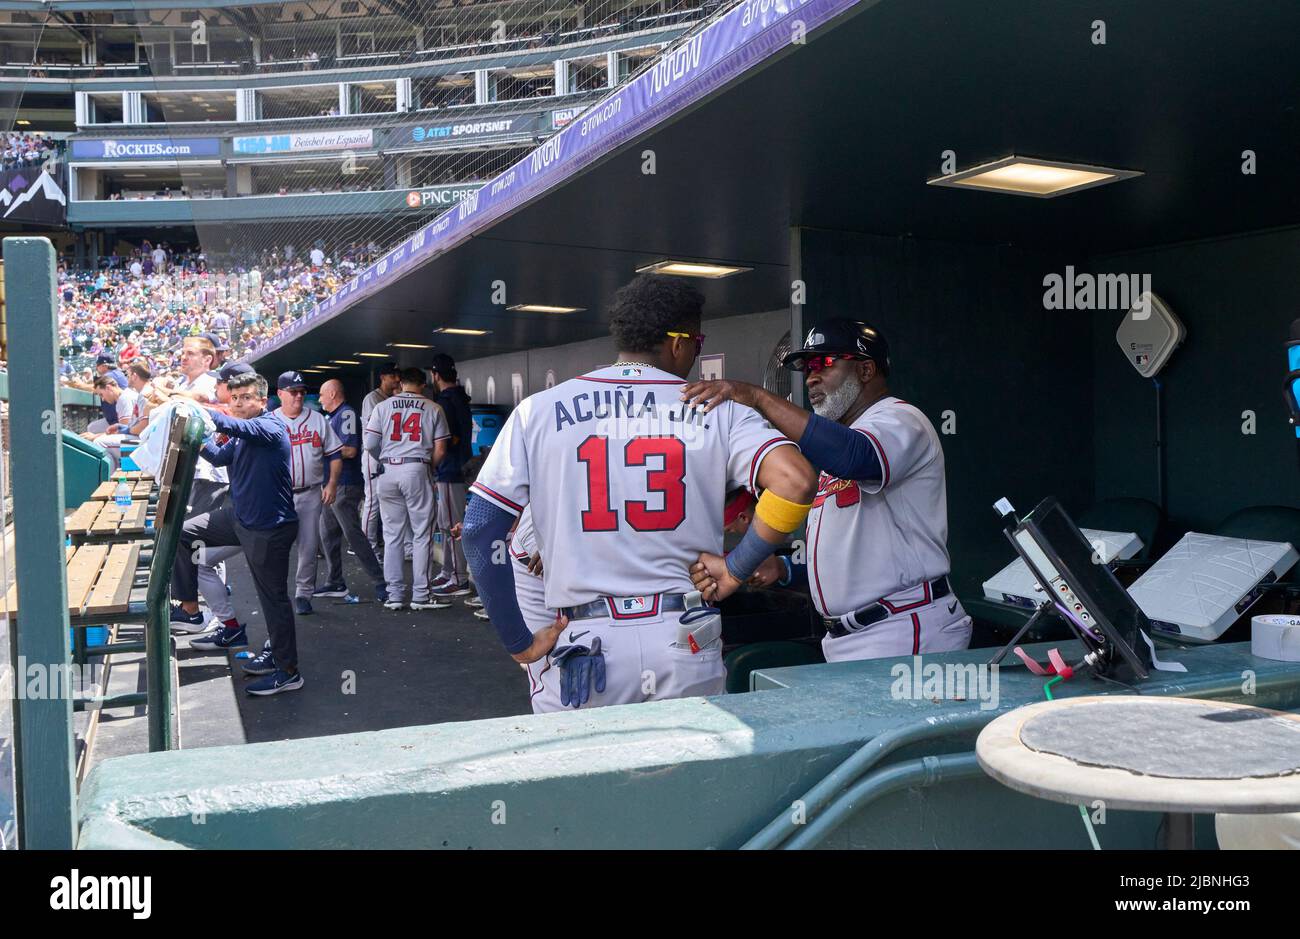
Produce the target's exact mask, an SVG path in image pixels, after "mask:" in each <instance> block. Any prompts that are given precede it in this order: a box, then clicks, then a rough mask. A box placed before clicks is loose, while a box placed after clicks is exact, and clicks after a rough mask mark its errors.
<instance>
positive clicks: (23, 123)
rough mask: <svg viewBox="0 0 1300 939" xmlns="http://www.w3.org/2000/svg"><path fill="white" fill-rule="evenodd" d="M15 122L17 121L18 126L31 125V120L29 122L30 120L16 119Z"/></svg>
mask: <svg viewBox="0 0 1300 939" xmlns="http://www.w3.org/2000/svg"><path fill="white" fill-rule="evenodd" d="M17 123H18V126H19V127H31V126H32V122H31V121H18V122H17Z"/></svg>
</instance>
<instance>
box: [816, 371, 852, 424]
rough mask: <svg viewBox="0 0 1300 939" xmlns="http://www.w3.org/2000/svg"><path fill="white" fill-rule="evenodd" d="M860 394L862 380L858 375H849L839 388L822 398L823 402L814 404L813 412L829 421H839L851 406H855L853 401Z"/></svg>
mask: <svg viewBox="0 0 1300 939" xmlns="http://www.w3.org/2000/svg"><path fill="white" fill-rule="evenodd" d="M860 394H862V382H861V380H860V379H859V378H858V376H857V375H849V376H847V377H846V378H845V379H844V382H843V383H842V384H841V385H840V386H839V387H838V388H836V389H835V390H834V391H832V392H831V393H830V394H828V395H827V396H826V397H824V398H822V400H821V404H814V405H813V413H814V414H816V415H817V416H818V417H824V418H826V419H827V420H828V421H838V420H839V419H840V418H841V417H843V416H844V415H845V413H846V412H847V411H848V409H849V408H851V407H853V402H854V401H857V400H858V395H860Z"/></svg>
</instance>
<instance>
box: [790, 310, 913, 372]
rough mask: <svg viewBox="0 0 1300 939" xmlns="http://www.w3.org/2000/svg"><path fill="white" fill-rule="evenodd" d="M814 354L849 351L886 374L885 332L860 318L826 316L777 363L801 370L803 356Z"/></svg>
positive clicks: (792, 369) (886, 343)
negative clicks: (801, 341) (792, 350)
mask: <svg viewBox="0 0 1300 939" xmlns="http://www.w3.org/2000/svg"><path fill="white" fill-rule="evenodd" d="M818 355H852V356H855V357H858V358H863V359H871V361H873V362H875V363H876V367H877V368H878V369H880V372H881V374H883V375H888V374H889V343H888V342H887V341H886V340H885V335H884V333H882V332H881V331H880V330H878V329H876V327H874V326H872V325H871V324H870V323H864V322H862V321H861V320H850V319H841V318H837V319H830V320H824V321H823V322H820V323H818V324H817V325H816V326H814V327H813V328H812V329H810V330H808V335H807V336H805V337H804V341H803V348H802V349H799V350H797V351H795V352H791V353H790V354H789V355H787V356H786V357H785V358H784V359H782V360H781V364H782V365H784V366H785V367H786V368H788V369H790V370H791V371H795V372H800V371H803V367H804V363H805V361H807V359H809V358H811V357H813V356H818Z"/></svg>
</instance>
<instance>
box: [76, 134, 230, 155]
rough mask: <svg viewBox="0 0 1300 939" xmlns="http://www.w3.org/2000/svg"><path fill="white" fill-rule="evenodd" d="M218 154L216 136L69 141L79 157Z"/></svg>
mask: <svg viewBox="0 0 1300 939" xmlns="http://www.w3.org/2000/svg"><path fill="white" fill-rule="evenodd" d="M220 155H221V141H220V140H218V139H217V138H216V137H189V138H178V139H175V140H173V139H171V138H168V137H136V138H131V139H126V140H74V141H72V157H73V159H82V160H177V159H186V158H188V157H201V156H212V157H214V156H220Z"/></svg>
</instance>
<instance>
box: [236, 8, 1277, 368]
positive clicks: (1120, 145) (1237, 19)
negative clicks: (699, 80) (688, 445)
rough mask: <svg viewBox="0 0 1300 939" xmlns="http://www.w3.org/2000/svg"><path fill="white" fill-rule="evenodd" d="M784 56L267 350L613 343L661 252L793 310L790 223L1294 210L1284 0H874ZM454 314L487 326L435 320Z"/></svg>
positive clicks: (926, 225)
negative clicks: (1028, 159) (988, 187)
mask: <svg viewBox="0 0 1300 939" xmlns="http://www.w3.org/2000/svg"><path fill="white" fill-rule="evenodd" d="M1097 21H1100V22H1101V23H1104V30H1105V42H1104V44H1101V43H1099V42H1096V41H1095V37H1098V36H1099V35H1100V34H1099V32H1098V31H1099V29H1100V28H1101V27H1099V26H1097V25H1094V24H1095V23H1096V22H1097ZM774 59H775V60H774V61H771V60H770V61H768V62H767V63H760V64H759V65H757V66H754V67H753V68H751V69H750V70H749V71H748V72H746V73H744V77H742V79H741V80H739V81H738V82H737V83H735V84H733V85H731V86H730V87H728V88H726V89H724V90H723V91H721V92H719V93H717V94H716V95H714V96H713V97H712V98H710V99H707V100H705V101H704V102H703V103H702V104H699V105H697V106H696V107H695V108H694V109H693V110H692V111H690V112H689V113H686V114H684V115H678V116H676V117H674V118H673V119H671V120H670V121H669V122H666V123H665V124H661V125H660V126H658V127H657V128H655V129H654V130H652V131H650V132H649V133H647V134H646V135H644V136H643V137H641V138H640V139H636V140H633V141H631V142H630V143H628V144H626V145H624V147H623V148H622V149H621V150H620V151H618V152H617V153H615V154H614V155H613V156H611V157H609V158H608V159H606V160H604V161H603V162H601V163H598V164H597V165H595V166H594V167H593V168H591V169H589V170H587V171H586V172H584V173H583V174H581V175H579V176H578V177H576V178H574V179H572V180H570V181H568V182H567V183H564V184H561V185H560V186H558V187H556V188H555V189H553V190H551V191H549V192H547V193H546V194H545V195H543V196H542V197H540V198H538V199H537V200H535V201H534V202H533V203H532V204H530V205H528V206H526V207H524V208H523V209H521V210H519V211H518V212H516V213H515V214H514V215H513V216H511V217H509V218H506V219H504V220H503V221H500V222H498V223H497V224H496V225H495V226H493V227H492V228H491V229H489V230H488V231H487V232H486V233H485V234H482V235H479V236H477V237H475V238H473V239H472V240H471V241H469V242H468V243H466V244H464V245H462V246H460V247H458V248H456V249H454V250H452V251H451V252H449V253H447V254H445V255H443V256H441V257H438V258H437V259H435V260H433V261H432V262H430V263H428V264H427V265H425V266H424V267H422V268H419V269H417V270H415V271H413V272H412V273H410V274H409V275H407V276H406V277H405V278H404V279H403V280H401V281H399V282H397V283H395V284H393V285H392V286H390V287H387V288H385V289H384V290H383V291H381V292H378V293H375V294H373V295H371V296H369V297H366V298H365V299H363V300H361V301H360V302H359V303H358V304H357V306H356V307H354V308H352V309H349V310H347V311H346V312H344V313H342V314H341V315H339V316H338V317H336V318H334V319H332V320H329V321H328V322H324V323H322V324H321V325H320V326H318V327H316V328H314V329H312V330H310V331H307V332H305V333H304V334H302V335H301V336H300V337H299V338H297V339H295V340H294V341H293V342H292V343H290V344H288V345H287V346H285V347H283V348H280V349H276V350H274V351H273V352H271V353H270V354H269V355H267V356H266V357H265V360H264V361H260V362H259V363H258V364H259V366H260V367H261V368H262V369H263V371H265V372H267V373H269V374H275V373H277V372H278V371H280V370H282V369H284V368H289V367H303V366H306V365H311V364H317V363H323V362H326V361H328V360H329V359H331V358H341V357H342V358H345V357H347V356H348V355H350V354H351V353H354V352H357V351H375V352H381V351H384V343H385V342H387V341H406V342H436V344H437V345H438V346H439V348H442V349H445V350H446V351H448V352H450V353H452V354H453V355H455V356H456V357H457V358H477V357H481V356H485V355H492V354H495V353H499V352H506V351H512V350H517V349H521V348H529V347H537V346H546V345H556V344H560V343H565V342H571V341H575V340H579V339H584V338H589V337H591V336H596V335H601V334H603V333H604V331H605V326H604V315H603V312H602V311H603V309H604V307H605V305H606V303H607V301H608V299H609V296H610V294H611V293H612V292H613V290H614V289H616V288H617V287H618V285H620V284H621V283H623V282H625V281H626V280H627V279H629V278H630V277H631V276H632V274H633V271H634V270H635V268H636V267H637V266H638V265H641V264H645V263H648V262H651V261H655V260H660V259H662V258H665V257H674V258H679V257H685V258H708V259H717V260H722V261H728V262H735V263H739V264H743V265H746V266H750V267H752V268H753V269H754V270H753V271H752V272H751V273H748V274H743V275H740V276H737V277H733V278H730V279H727V280H723V281H716V282H702V285H703V287H704V290H705V293H706V296H707V298H708V301H709V315H711V316H716V315H721V314H724V313H747V312H754V311H759V310H771V309H777V308H781V307H784V306H786V305H787V304H788V301H789V281H790V276H791V275H790V273H789V270H788V267H787V264H788V259H789V227H790V226H791V225H797V226H805V227H810V228H818V229H834V230H840V231H848V232H862V233H868V234H872V235H884V236H889V237H900V238H913V239H920V240H938V241H949V242H962V243H971V244H984V245H1002V244H1009V245H1016V246H1021V247H1034V248H1044V249H1051V250H1053V251H1055V252H1060V253H1063V254H1065V255H1066V256H1070V257H1078V258H1079V259H1080V261H1083V260H1084V259H1086V258H1088V257H1090V256H1094V255H1097V254H1100V253H1111V252H1116V251H1122V250H1127V249H1132V248H1137V247H1143V246H1151V245H1162V244H1170V243H1174V242H1182V241H1188V240H1194V239H1200V238H1205V237H1209V236H1214V235H1218V234H1223V233H1229V232H1239V231H1249V230H1258V229H1264V228H1269V227H1274V226H1284V225H1289V224H1294V223H1296V222H1298V221H1300V178H1298V177H1297V174H1296V172H1295V171H1294V166H1293V164H1294V162H1295V158H1296V154H1297V152H1300V118H1298V116H1297V107H1300V70H1297V69H1296V68H1295V63H1296V62H1297V61H1300V5H1297V4H1295V3H1293V2H1277V0H1252V2H1251V3H1249V4H1236V3H1230V2H1205V3H1198V4H1188V3H1185V2H1182V0H1142V2H1141V3H1134V2H1132V0H1095V2H1091V3H1089V4H1086V5H1080V4H1078V3H1077V2H1071V0H999V2H998V3H996V4H989V3H980V2H974V0H881V2H878V3H874V4H873V3H871V0H861V2H860V3H859V4H858V5H857V6H856V7H854V8H853V9H852V10H851V11H849V13H848V14H846V16H845V17H843V18H842V19H841V20H840V21H839V22H838V24H836V25H833V26H832V28H830V29H828V30H826V31H824V32H823V33H821V34H819V35H815V36H812V37H810V40H809V42H808V43H807V44H806V45H803V46H795V47H791V49H790V50H787V52H785V53H781V54H778V55H777V56H776V57H774ZM648 150H649V151H653V153H654V162H655V167H654V168H655V172H654V173H653V174H647V173H644V172H642V168H643V163H644V161H645V156H644V154H645V153H646V151H648ZM947 150H951V151H954V152H955V154H956V163H957V166H958V167H959V168H962V167H967V166H971V165H975V164H979V163H982V162H986V161H989V160H993V159H996V158H999V157H1002V156H1005V155H1009V154H1013V153H1014V154H1018V155H1022V156H1035V157H1045V158H1052V159H1059V160H1065V161H1072V162H1079V163H1091V164H1100V165H1105V166H1110V167H1116V168H1122V169H1132V170H1138V171H1141V172H1142V173H1143V174H1144V175H1142V176H1140V177H1137V178H1135V179H1132V180H1127V181H1124V182H1119V183H1115V184H1113V185H1108V186H1103V187H1100V188H1096V189H1092V190H1088V191H1084V192H1078V193H1075V194H1070V195H1065V196H1061V197H1058V198H1055V199H1033V198H1026V197H1019V196H1012V195H1000V194H991V193H985V192H966V191H960V190H953V189H945V188H938V187H933V186H927V185H926V179H927V178H930V177H933V176H935V175H938V173H939V171H940V161H941V160H942V154H943V152H944V151H947ZM1245 150H1251V151H1253V152H1254V154H1255V161H1256V168H1257V171H1256V172H1255V173H1254V174H1244V173H1243V172H1242V164H1243V156H1242V153H1243V151H1245ZM494 281H501V282H504V283H505V285H506V289H507V299H508V303H525V302H535V303H552V304H568V305H573V306H580V307H585V308H586V311H585V312H582V313H577V314H571V315H567V316H546V315H539V314H521V313H509V312H505V311H504V309H503V308H502V307H500V306H494V305H493V303H492V300H493V296H492V291H493V282H494ZM809 289H810V290H816V284H812V283H810V284H809ZM443 325H451V326H468V327H478V328H483V329H490V330H492V332H491V334H490V335H488V336H485V337H480V338H453V337H441V336H439V337H433V336H431V330H432V329H434V328H435V327H438V326H443ZM426 358H427V353H409V354H407V356H406V357H405V358H403V359H402V360H403V361H405V362H408V363H412V364H414V363H417V362H420V361H424V360H425V359H426ZM361 370H362V369H360V368H358V369H357V370H356V371H361Z"/></svg>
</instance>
